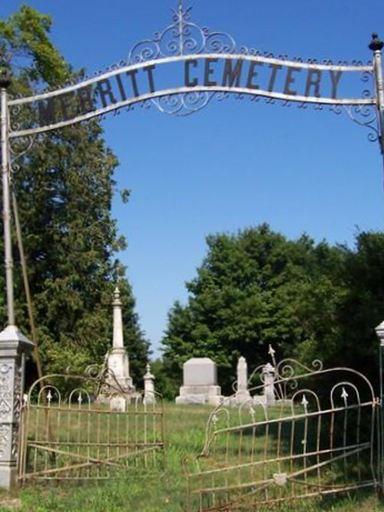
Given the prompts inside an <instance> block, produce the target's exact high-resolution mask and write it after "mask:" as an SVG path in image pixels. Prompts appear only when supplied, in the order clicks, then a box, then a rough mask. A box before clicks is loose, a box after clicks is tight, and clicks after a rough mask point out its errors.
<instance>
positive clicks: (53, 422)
mask: <svg viewBox="0 0 384 512" xmlns="http://www.w3.org/2000/svg"><path fill="white" fill-rule="evenodd" d="M42 381H43V382H42V385H41V381H36V382H35V383H34V384H33V386H32V387H31V389H30V391H29V393H28V396H27V398H26V400H25V403H24V406H23V411H22V429H21V451H20V460H19V480H20V482H21V483H25V482H27V481H31V480H34V481H36V480H39V481H47V480H54V481H55V480H56V481H62V480H72V481H73V480H105V479H109V478H113V477H115V476H124V475H125V474H129V475H133V474H135V473H137V474H142V475H148V474H149V473H151V472H153V471H157V470H161V469H162V468H163V466H164V426H163V421H164V413H163V404H162V400H161V397H160V396H159V395H157V394H154V395H153V397H152V399H151V400H146V399H144V398H143V394H142V393H138V392H135V393H133V394H132V395H131V396H130V397H127V395H126V393H125V394H124V393H122V392H121V391H120V390H119V389H118V388H117V387H113V386H111V385H110V382H111V380H110V378H109V381H108V380H105V381H101V380H100V378H96V377H90V376H84V377H83V376H82V377H79V376H70V375H48V376H46V377H44V378H43V379H42ZM107 388H108V389H107Z"/></svg>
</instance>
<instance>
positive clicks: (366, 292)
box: [162, 224, 384, 392]
mask: <svg viewBox="0 0 384 512" xmlns="http://www.w3.org/2000/svg"><path fill="white" fill-rule="evenodd" d="M207 245H208V252H207V256H206V257H205V259H204V261H203V263H202V265H201V266H200V267H199V268H198V270H197V276H196V277H195V278H194V279H193V280H192V281H190V282H188V283H187V284H186V286H187V290H188V292H189V298H188V302H187V304H186V305H185V306H183V305H181V304H180V303H178V302H176V303H175V304H174V306H173V308H172V309H171V311H170V313H169V321H168V328H167V331H166V335H165V337H164V339H163V341H162V343H163V350H164V358H163V359H164V361H163V364H164V368H165V371H166V373H167V375H168V377H169V378H171V379H173V382H174V384H175V385H176V384H178V383H179V381H180V377H181V368H182V364H183V363H184V362H185V361H186V360H187V359H189V358H190V357H192V356H194V357H211V358H212V359H213V360H214V361H216V363H217V364H218V367H219V377H220V383H221V384H222V385H223V387H224V390H225V391H226V392H229V390H230V384H231V382H232V381H233V380H234V378H235V367H236V363H237V359H238V357H239V356H240V355H243V356H245V357H246V359H247V361H248V364H249V367H250V369H252V368H254V367H256V366H258V365H259V364H261V363H263V362H266V360H267V357H268V356H267V351H268V345H269V344H271V345H273V347H274V348H275V349H276V350H277V351H278V354H279V357H280V358H281V357H283V356H288V355H289V356H296V357H298V358H299V359H301V360H302V361H304V362H310V361H312V360H313V359H315V358H320V359H323V360H324V363H326V364H336V363H337V361H339V362H341V361H345V364H349V365H352V366H354V367H359V368H361V367H362V366H363V367H364V368H362V369H363V370H364V371H367V370H370V369H372V368H373V367H375V364H376V359H375V357H376V354H377V341H376V338H375V333H374V330H373V328H374V327H375V325H377V323H379V320H380V319H382V317H383V315H384V286H383V283H384V261H382V259H383V257H382V254H383V250H382V249H384V235H383V234H379V233H362V234H359V235H358V236H357V245H356V249H355V250H352V249H348V248H347V247H344V246H330V245H329V244H327V243H326V242H321V243H317V244H316V243H315V242H314V241H313V240H312V239H311V238H309V237H308V236H307V235H303V236H301V237H300V238H299V239H297V240H288V239H287V238H286V237H284V236H283V235H281V234H279V233H276V232H274V231H272V230H271V229H270V227H269V226H268V225H266V224H263V225H260V226H258V227H257V228H250V229H245V230H242V231H239V232H238V233H236V234H234V235H229V234H217V235H210V236H208V238H207ZM380 283H381V284H380ZM358 340H359V342H358ZM347 347H348V356H346V350H347ZM362 354H364V357H363V358H362ZM363 361H364V364H362V363H363Z"/></svg>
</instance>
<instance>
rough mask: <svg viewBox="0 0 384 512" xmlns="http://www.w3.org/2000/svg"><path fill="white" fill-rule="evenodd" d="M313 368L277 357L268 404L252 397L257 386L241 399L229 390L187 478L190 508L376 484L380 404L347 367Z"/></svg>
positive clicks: (250, 506)
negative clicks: (245, 398)
mask: <svg viewBox="0 0 384 512" xmlns="http://www.w3.org/2000/svg"><path fill="white" fill-rule="evenodd" d="M313 365H314V366H313V368H308V367H306V366H304V365H302V364H300V363H299V362H297V361H295V360H292V359H286V360H283V361H281V362H280V363H279V364H278V365H276V367H275V368H274V370H275V372H276V375H275V382H274V397H273V400H272V401H271V400H269V403H268V400H267V399H266V395H265V392H264V394H262V395H260V394H258V393H260V391H263V390H264V391H265V383H261V385H259V386H256V387H255V388H254V389H253V390H251V395H252V398H249V399H247V400H245V401H243V402H242V403H241V404H239V403H238V401H236V396H235V395H234V396H233V397H231V398H229V399H226V401H225V403H224V404H222V405H220V406H218V407H217V408H216V409H215V410H214V411H213V412H212V414H211V415H210V417H209V420H208V423H207V427H206V439H205V445H204V448H203V450H202V453H201V454H200V456H199V457H198V458H197V459H196V461H195V468H194V471H192V472H191V473H190V474H189V475H188V484H189V486H188V487H189V510H190V511H191V512H192V511H193V512H195V511H199V512H203V511H204V512H207V511H244V512H245V511H247V512H249V511H251V510H257V509H258V507H259V506H262V505H266V504H273V503H279V502H283V501H288V500H295V499H300V500H301V499H304V498H310V497H316V496H325V495H329V494H336V493H345V492H349V491H353V490H356V489H362V488H369V487H371V488H376V487H377V486H378V481H379V477H378V473H379V466H378V458H377V454H378V453H379V452H380V439H379V436H378V431H379V428H378V427H379V422H380V414H379V405H380V404H379V400H378V399H376V397H375V394H374V390H373V387H372V385H371V383H370V381H369V380H368V379H367V378H366V377H365V376H364V375H362V374H361V373H359V372H357V371H354V370H352V369H349V368H332V369H323V368H322V365H321V363H320V362H319V361H315V362H314V363H313ZM260 369H261V368H260ZM258 370H259V369H258ZM258 374H259V372H258V371H256V372H254V373H253V374H252V376H251V379H254V378H255V377H256V376H257V375H258ZM263 375H264V374H260V375H259V377H260V378H261V379H263V378H264V377H263Z"/></svg>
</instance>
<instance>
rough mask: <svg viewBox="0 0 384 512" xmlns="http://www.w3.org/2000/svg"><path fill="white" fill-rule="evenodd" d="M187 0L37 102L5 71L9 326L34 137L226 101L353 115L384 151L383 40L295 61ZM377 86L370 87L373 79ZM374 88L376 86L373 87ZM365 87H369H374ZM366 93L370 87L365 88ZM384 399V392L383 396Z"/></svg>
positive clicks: (0, 77) (0, 89)
mask: <svg viewBox="0 0 384 512" xmlns="http://www.w3.org/2000/svg"><path fill="white" fill-rule="evenodd" d="M190 14H191V13H190V9H184V8H183V7H182V5H181V3H180V5H179V7H178V9H177V10H176V11H175V12H174V16H173V20H172V23H171V24H170V25H169V26H168V27H166V28H165V30H163V31H162V32H161V33H157V34H156V35H155V37H154V38H153V39H146V40H144V41H141V42H139V43H137V44H136V45H135V46H134V47H133V48H132V49H131V51H130V53H129V56H128V59H127V60H126V61H123V62H121V63H119V64H118V65H114V66H112V67H111V68H110V69H109V70H107V71H105V72H103V73H100V74H97V75H95V76H93V77H91V78H85V79H82V80H81V81H79V82H77V83H70V84H68V85H66V86H65V87H63V88H60V89H57V90H48V91H44V92H41V93H39V94H36V95H34V96H31V97H19V98H12V97H10V96H9V95H8V87H9V86H10V84H11V77H10V74H9V71H8V68H7V66H6V65H4V63H3V66H0V96H1V168H2V184H3V225H4V253H5V254H4V256H5V273H6V291H7V315H8V325H10V326H14V325H15V323H16V322H15V314H14V297H13V259H12V251H11V218H10V211H11V208H10V170H11V166H12V162H11V157H12V158H14V159H16V158H18V157H19V156H20V154H24V153H25V151H28V149H29V147H30V146H31V144H32V143H33V141H34V138H35V137H37V136H40V135H42V134H44V133H47V132H50V131H52V130H56V129H60V128H62V127H65V126H69V125H74V124H76V123H80V122H84V121H87V120H90V119H92V118H95V117H100V116H104V115H105V114H108V113H112V112H114V113H118V112H119V111H121V109H124V108H125V109H128V110H130V109H132V108H133V106H134V105H136V104H139V103H140V104H142V105H145V106H154V107H156V108H157V109H159V110H160V111H161V112H164V113H168V114H172V115H178V116H183V115H189V114H192V113H194V112H197V111H199V110H200V109H202V108H204V107H205V106H207V105H208V104H209V103H210V102H211V101H213V100H215V99H217V100H223V99H225V98H226V97H227V96H229V95H234V96H235V97H237V98H242V97H250V98H251V99H252V100H255V101H257V100H260V99H264V100H265V101H266V102H267V103H275V102H281V104H283V105H286V104H291V103H295V104H296V105H297V106H298V107H299V108H303V109H305V108H307V107H308V106H310V105H312V106H313V107H314V108H315V109H316V110H322V109H324V108H329V109H331V110H332V111H333V112H335V113H336V114H341V113H343V112H346V113H347V114H348V116H349V117H350V118H351V119H352V120H353V121H354V122H356V123H357V124H359V125H361V126H364V127H366V128H368V130H369V138H370V140H372V141H378V142H379V145H380V149H381V152H382V153H383V152H384V83H383V69H382V60H381V58H382V56H381V51H382V49H383V46H384V43H382V42H381V41H380V40H379V39H378V37H377V35H375V34H374V35H373V38H372V41H371V44H370V45H369V47H370V49H371V50H372V51H373V55H374V56H373V61H372V62H369V63H367V64H364V63H362V62H361V61H356V62H352V63H350V64H349V63H346V62H338V63H333V62H332V61H323V62H318V61H316V60H310V61H308V62H304V61H302V60H301V59H299V58H297V59H292V60H288V59H287V58H286V56H274V55H272V54H270V53H262V52H260V51H258V50H253V49H250V48H247V47H244V46H237V45H236V43H235V41H234V39H233V38H232V37H231V36H230V35H228V34H225V33H221V32H212V31H210V30H208V29H206V28H201V27H199V26H198V25H196V24H195V23H193V22H192V21H191V17H190ZM370 80H371V84H369V81H370ZM372 84H373V85H372ZM367 85H368V88H367ZM362 89H363V90H362ZM20 119H24V121H23V123H22V124H19V120H20ZM381 396H382V393H381Z"/></svg>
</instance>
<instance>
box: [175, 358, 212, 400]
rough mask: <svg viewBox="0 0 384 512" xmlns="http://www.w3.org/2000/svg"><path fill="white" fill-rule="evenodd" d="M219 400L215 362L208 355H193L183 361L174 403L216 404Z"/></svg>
mask: <svg viewBox="0 0 384 512" xmlns="http://www.w3.org/2000/svg"><path fill="white" fill-rule="evenodd" d="M221 401H222V396H221V388H220V386H218V385H217V368H216V363H214V361H212V359H209V358H208V357H194V358H192V359H189V360H188V361H187V362H186V363H184V365H183V385H182V386H181V388H180V395H179V396H178V397H176V403H177V404H188V405H189V404H210V405H218V404H220V403H221Z"/></svg>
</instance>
